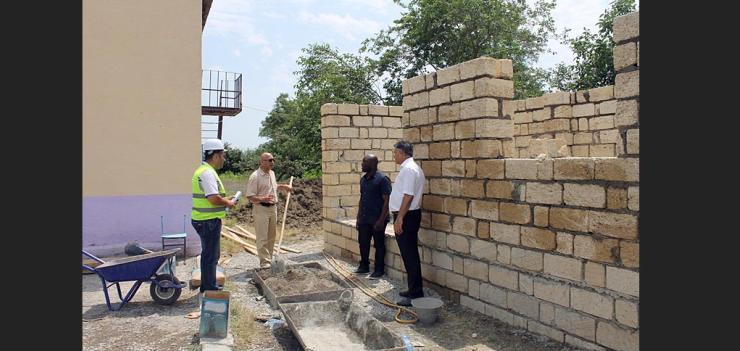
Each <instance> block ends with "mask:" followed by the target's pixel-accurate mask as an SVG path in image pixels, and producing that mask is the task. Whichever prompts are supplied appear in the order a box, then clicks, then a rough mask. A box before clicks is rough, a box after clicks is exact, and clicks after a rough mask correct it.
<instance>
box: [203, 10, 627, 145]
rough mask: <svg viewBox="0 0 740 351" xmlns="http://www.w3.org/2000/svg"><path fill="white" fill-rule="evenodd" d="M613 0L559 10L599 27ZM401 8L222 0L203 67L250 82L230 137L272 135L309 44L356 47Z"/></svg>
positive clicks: (229, 126)
mask: <svg viewBox="0 0 740 351" xmlns="http://www.w3.org/2000/svg"><path fill="white" fill-rule="evenodd" d="M528 2H533V1H531V0H528ZM608 5H609V1H608V0H559V1H558V4H557V7H556V8H555V10H554V12H553V17H554V19H555V25H556V27H557V28H558V32H560V31H562V29H563V28H566V27H567V28H571V29H573V32H574V33H578V32H580V31H581V30H582V28H583V27H586V28H589V29H593V28H594V27H595V23H596V21H597V20H598V17H599V15H600V14H601V13H602V12H603V11H604V10H605V9H606V8H607V7H608ZM638 8H639V2H638ZM401 11H402V8H401V7H399V6H397V5H396V4H394V3H393V2H392V1H391V0H261V1H258V0H214V1H213V5H212V7H211V11H210V13H209V15H208V20H207V22H206V26H205V30H204V32H203V56H202V58H203V68H204V69H218V70H223V71H228V72H239V73H242V74H243V82H244V83H243V91H244V98H243V102H242V103H243V110H242V112H241V113H240V114H239V115H237V116H235V117H224V119H225V122H224V132H223V139H224V141H227V142H229V143H231V144H232V145H234V146H236V147H238V148H241V149H246V148H254V147H256V146H258V145H259V144H261V143H263V142H265V141H267V140H266V139H265V138H261V137H259V136H258V134H259V128H260V126H261V123H262V120H264V118H265V116H266V115H267V112H266V111H269V110H270V109H271V108H272V105H273V103H274V101H275V98H276V97H277V96H278V95H279V94H280V93H283V92H284V93H288V94H291V95H292V93H293V90H294V89H293V85H294V84H295V82H296V78H295V76H294V75H293V72H294V71H296V70H297V68H298V67H297V65H296V59H297V58H298V56H299V55H300V50H301V49H302V48H304V47H306V46H307V45H308V44H310V43H318V42H326V43H329V44H330V45H332V46H333V47H335V48H338V49H339V50H340V51H341V52H351V53H356V52H357V50H358V49H359V47H360V46H361V42H362V40H364V39H365V38H368V37H371V36H373V34H374V33H376V32H378V31H379V30H381V29H384V28H386V27H388V26H389V25H390V24H391V23H392V21H393V20H394V19H396V18H399V17H400V14H401ZM550 48H551V49H553V50H555V51H556V52H557V54H555V55H549V54H548V55H543V56H542V57H541V58H540V61H539V63H538V64H539V65H540V66H541V67H546V68H549V67H552V66H554V65H555V64H557V63H559V62H571V61H572V59H573V56H572V52H571V51H570V50H569V49H568V48H567V47H565V46H562V45H561V44H559V43H557V42H555V41H551V42H550ZM216 119H217V117H205V118H204V119H203V120H204V121H209V122H210V121H215V120H216ZM205 128H208V129H215V125H208V126H206V127H205ZM210 135H213V136H214V137H215V133H211V134H210Z"/></svg>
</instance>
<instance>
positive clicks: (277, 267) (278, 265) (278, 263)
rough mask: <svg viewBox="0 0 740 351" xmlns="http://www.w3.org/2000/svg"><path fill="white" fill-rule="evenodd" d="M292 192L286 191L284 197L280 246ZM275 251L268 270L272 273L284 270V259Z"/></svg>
mask: <svg viewBox="0 0 740 351" xmlns="http://www.w3.org/2000/svg"><path fill="white" fill-rule="evenodd" d="M288 185H290V186H291V187H292V186H293V177H292V176H291V177H290V182H289V183H288ZM292 193H293V192H292V191H291V192H288V196H287V197H286V198H285V211H283V224H282V227H281V228H280V241H278V246H277V247H281V245H282V244H283V234H284V233H285V218H286V217H287V216H288V204H289V203H290V194H292ZM274 252H275V253H274V254H273V255H272V263H271V264H270V271H271V272H272V274H277V273H282V272H285V260H283V259H282V258H279V257H278V250H275V251H274Z"/></svg>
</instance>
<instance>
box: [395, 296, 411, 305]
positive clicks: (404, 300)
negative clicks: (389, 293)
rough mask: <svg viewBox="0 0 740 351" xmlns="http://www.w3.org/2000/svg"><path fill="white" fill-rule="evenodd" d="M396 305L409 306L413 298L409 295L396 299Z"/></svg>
mask: <svg viewBox="0 0 740 351" xmlns="http://www.w3.org/2000/svg"><path fill="white" fill-rule="evenodd" d="M396 305H399V306H406V307H409V306H411V300H410V299H409V298H408V297H402V298H400V299H398V301H396Z"/></svg>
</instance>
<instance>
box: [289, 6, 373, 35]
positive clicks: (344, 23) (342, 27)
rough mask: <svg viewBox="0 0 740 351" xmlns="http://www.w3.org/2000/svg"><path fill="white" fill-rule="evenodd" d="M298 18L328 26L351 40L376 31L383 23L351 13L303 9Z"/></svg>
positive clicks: (304, 21)
mask: <svg viewBox="0 0 740 351" xmlns="http://www.w3.org/2000/svg"><path fill="white" fill-rule="evenodd" d="M298 19H299V20H300V21H301V22H303V23H309V24H319V25H324V26H328V27H329V28H331V29H333V30H334V31H335V32H337V33H338V34H340V35H342V36H344V37H345V38H347V39H349V40H356V38H357V37H356V36H355V35H361V34H365V33H374V32H377V31H378V30H380V28H381V24H380V23H378V22H376V21H373V20H370V19H365V18H359V19H358V18H354V17H352V15H349V14H345V15H343V16H342V15H339V14H336V13H319V14H314V13H310V12H306V11H301V12H300V13H299V14H298Z"/></svg>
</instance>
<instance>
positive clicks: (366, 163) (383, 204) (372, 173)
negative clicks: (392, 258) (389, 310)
mask: <svg viewBox="0 0 740 351" xmlns="http://www.w3.org/2000/svg"><path fill="white" fill-rule="evenodd" d="M362 171H363V172H365V175H363V176H362V177H361V178H360V207H359V209H358V210H357V223H356V227H357V231H358V232H359V234H358V241H359V242H360V267H359V268H357V270H356V271H355V273H358V274H360V273H369V272H370V239H372V241H374V242H375V269H374V271H373V274H371V275H370V278H378V277H381V276H383V274H385V266H384V263H383V260H384V258H385V226H386V224H387V223H388V199H389V196H390V194H391V180H390V178H388V176H386V175H385V174H383V173H382V172H380V171H378V157H377V156H375V155H373V154H368V155H366V156H365V157H364V158H363V159H362Z"/></svg>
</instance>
